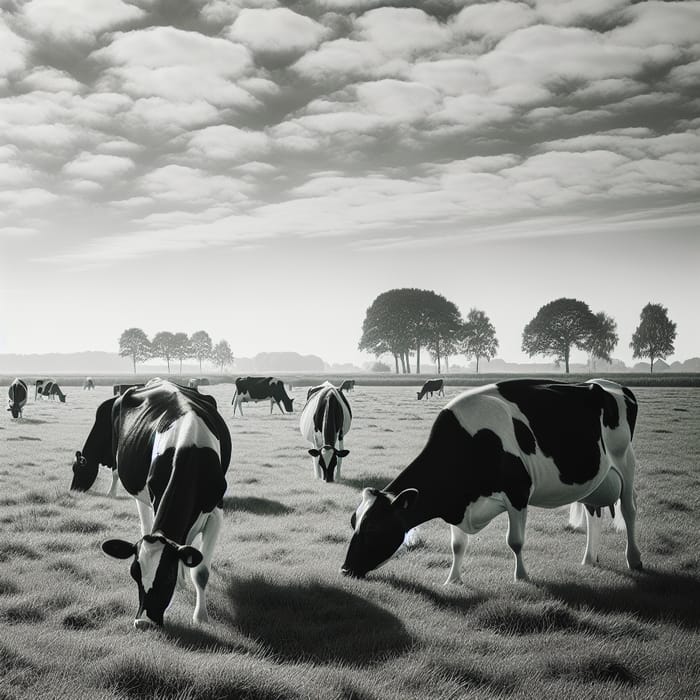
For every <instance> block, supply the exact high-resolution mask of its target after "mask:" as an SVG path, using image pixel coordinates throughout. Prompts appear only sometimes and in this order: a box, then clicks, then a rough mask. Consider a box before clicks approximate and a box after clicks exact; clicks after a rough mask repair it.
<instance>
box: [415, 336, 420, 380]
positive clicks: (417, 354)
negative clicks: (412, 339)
mask: <svg viewBox="0 0 700 700" xmlns="http://www.w3.org/2000/svg"><path fill="white" fill-rule="evenodd" d="M416 374H420V343H416Z"/></svg>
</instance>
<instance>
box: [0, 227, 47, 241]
mask: <svg viewBox="0 0 700 700" xmlns="http://www.w3.org/2000/svg"><path fill="white" fill-rule="evenodd" d="M37 233H39V231H38V230H37V229H35V228H32V227H29V226H0V238H1V237H3V236H5V237H10V236H12V237H17V238H20V237H24V236H35V235H36V234H37Z"/></svg>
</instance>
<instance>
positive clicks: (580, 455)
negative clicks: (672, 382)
mask: <svg viewBox="0 0 700 700" xmlns="http://www.w3.org/2000/svg"><path fill="white" fill-rule="evenodd" d="M636 417H637V402H636V400H635V398H634V394H632V392H631V391H630V390H629V389H627V388H626V387H621V386H620V385H618V384H615V383H614V382H610V381H606V380H604V379H591V380H589V381H588V382H585V383H584V384H565V383H561V382H548V381H546V380H539V379H529V380H528V379H516V380H509V381H503V382H498V383H496V384H489V385H486V386H482V387H478V388H475V389H471V390H470V391H466V392H464V393H462V394H460V395H459V396H457V397H456V398H454V399H453V400H452V401H450V402H449V403H448V404H447V406H445V408H444V409H442V411H441V412H440V413H439V414H438V416H437V418H436V419H435V423H434V424H433V427H432V430H431V432H430V437H429V438H428V442H427V443H426V445H425V447H424V448H423V450H422V452H421V453H420V454H419V455H418V456H417V457H416V458H415V459H414V460H413V462H411V464H409V465H408V467H406V468H405V469H404V470H403V471H402V472H401V473H400V474H399V475H398V476H397V477H396V478H395V479H394V480H393V481H392V482H391V483H390V484H388V485H387V486H386V487H385V488H384V489H383V490H381V491H380V490H378V489H369V488H367V489H365V490H364V491H363V494H362V502H361V503H360V506H359V508H358V509H357V511H356V512H355V513H354V514H353V516H352V518H351V524H352V527H353V529H354V534H353V536H352V539H351V541H350V546H349V548H348V552H347V556H346V559H345V563H344V564H343V566H342V571H343V573H345V574H350V575H353V576H360V577H361V576H364V575H365V574H366V573H367V572H368V571H371V570H372V569H375V568H376V567H377V566H379V565H380V564H382V563H383V562H385V561H386V560H387V559H389V557H391V555H392V554H393V553H394V552H395V551H396V550H397V548H398V547H399V545H400V544H401V542H402V541H403V538H404V534H405V533H406V532H407V531H408V530H409V529H411V528H413V527H415V526H417V525H419V524H420V523H423V522H426V521H427V520H431V519H432V518H442V519H443V520H445V521H446V522H448V523H449V524H450V526H451V531H452V568H451V569H450V573H449V576H448V578H447V583H459V582H461V578H460V564H461V562H462V558H463V556H464V551H465V546H466V543H467V535H468V534H474V533H476V532H479V530H481V529H482V528H483V527H485V526H486V525H487V524H488V523H489V522H490V521H491V520H492V519H493V518H494V517H496V516H497V515H499V514H500V513H503V512H506V513H507V514H508V523H509V526H508V537H507V542H508V545H509V546H510V548H511V549H512V550H513V553H514V554H515V578H516V579H524V578H527V574H526V572H525V566H524V564H523V560H522V552H521V550H522V547H523V542H524V535H525V520H526V515H527V507H528V505H533V506H539V507H542V508H556V507H558V506H562V505H566V504H570V503H574V502H576V501H580V502H581V503H583V504H584V505H585V506H586V513H587V516H586V519H587V526H588V537H587V542H586V552H585V555H584V559H583V563H584V564H595V563H596V562H597V561H598V547H599V540H600V521H601V518H600V512H601V509H602V508H606V507H609V506H612V505H613V504H614V503H615V502H616V501H617V500H618V499H620V502H621V511H622V517H623V518H624V522H625V525H626V528H627V549H626V558H627V564H628V565H629V567H630V568H631V569H641V568H642V562H641V558H640V554H639V549H638V547H637V544H636V541H635V534H634V523H635V515H636V504H635V495H634V470H635V459H634V452H633V450H632V444H631V439H632V434H633V432H634V426H635V422H636Z"/></svg>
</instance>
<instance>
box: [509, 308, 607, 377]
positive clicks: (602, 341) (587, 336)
mask: <svg viewBox="0 0 700 700" xmlns="http://www.w3.org/2000/svg"><path fill="white" fill-rule="evenodd" d="M602 316H603V317H604V319H603V318H601V316H600V314H599V315H598V316H596V315H595V314H594V313H593V312H592V311H591V310H590V308H589V306H588V304H586V303H585V302H583V301H579V300H578V299H568V298H566V297H562V298H560V299H555V300H554V301H550V302H549V303H548V304H545V305H544V306H542V307H541V308H540V310H539V311H538V312H537V314H536V315H535V317H534V318H533V319H532V320H531V321H530V322H529V323H528V324H527V325H526V326H525V328H524V330H523V342H522V348H523V351H524V352H526V353H527V354H528V355H529V356H530V357H532V356H533V355H550V356H554V358H555V361H556V362H563V363H564V366H565V368H566V373H567V374H568V373H569V358H570V356H571V349H572V348H578V349H579V350H583V351H585V352H592V351H593V348H595V352H605V353H606V355H607V356H608V357H609V354H610V352H612V349H613V348H614V346H615V344H616V343H617V335H616V334H615V333H614V328H613V329H612V331H611V328H610V324H609V323H607V322H604V321H605V319H607V320H609V321H612V319H609V317H607V316H605V314H603V315H602ZM612 323H613V324H614V321H612ZM613 334H614V340H615V343H612V345H611V342H612V335H613Z"/></svg>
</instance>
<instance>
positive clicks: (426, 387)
mask: <svg viewBox="0 0 700 700" xmlns="http://www.w3.org/2000/svg"><path fill="white" fill-rule="evenodd" d="M444 384H445V380H444V379H428V381H427V382H425V384H423V386H422V387H421V390H420V391H419V392H418V398H419V399H420V398H422V397H423V396H425V395H426V394H432V393H433V392H434V391H440V390H441V389H442V388H443V386H444Z"/></svg>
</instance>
